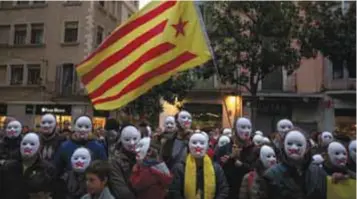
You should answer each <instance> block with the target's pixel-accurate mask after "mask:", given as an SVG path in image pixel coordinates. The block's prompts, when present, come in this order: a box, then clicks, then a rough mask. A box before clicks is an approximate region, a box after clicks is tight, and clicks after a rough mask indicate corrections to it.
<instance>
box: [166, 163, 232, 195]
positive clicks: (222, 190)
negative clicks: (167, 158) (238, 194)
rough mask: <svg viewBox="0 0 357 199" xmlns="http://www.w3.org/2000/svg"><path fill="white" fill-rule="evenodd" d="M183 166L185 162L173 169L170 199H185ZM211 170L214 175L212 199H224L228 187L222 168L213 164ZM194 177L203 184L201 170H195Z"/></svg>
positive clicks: (227, 192)
mask: <svg viewBox="0 0 357 199" xmlns="http://www.w3.org/2000/svg"><path fill="white" fill-rule="evenodd" d="M185 166H186V164H185V162H181V163H178V164H176V165H175V167H174V169H173V176H174V179H173V181H172V184H171V185H170V188H169V198H170V199H185V197H184V186H185ZM213 168H214V172H215V175H216V192H215V198H214V199H226V198H227V197H228V194H229V186H228V184H227V181H226V176H225V175H224V172H223V170H222V168H221V167H220V166H219V165H218V164H216V163H213ZM196 176H197V182H198V181H199V179H202V182H204V176H203V168H201V169H197V175H196ZM201 198H202V197H201Z"/></svg>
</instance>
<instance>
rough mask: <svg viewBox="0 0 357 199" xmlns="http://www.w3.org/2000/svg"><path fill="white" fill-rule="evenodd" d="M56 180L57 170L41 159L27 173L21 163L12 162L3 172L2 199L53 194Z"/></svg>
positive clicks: (18, 198) (19, 198)
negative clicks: (42, 193) (32, 194)
mask: <svg viewBox="0 0 357 199" xmlns="http://www.w3.org/2000/svg"><path fill="white" fill-rule="evenodd" d="M54 178H55V168H54V167H53V166H52V165H51V164H50V163H48V162H46V161H44V160H41V159H40V158H38V159H37V160H36V162H35V163H34V164H33V165H32V166H30V167H28V168H27V169H26V170H25V171H24V168H23V164H22V162H21V161H16V160H14V161H11V162H9V163H8V164H6V165H5V168H4V170H3V172H2V179H1V182H0V184H1V186H2V188H1V190H2V193H0V195H1V199H15V198H16V199H28V198H29V194H31V193H38V192H45V193H51V192H52V190H53V183H54Z"/></svg>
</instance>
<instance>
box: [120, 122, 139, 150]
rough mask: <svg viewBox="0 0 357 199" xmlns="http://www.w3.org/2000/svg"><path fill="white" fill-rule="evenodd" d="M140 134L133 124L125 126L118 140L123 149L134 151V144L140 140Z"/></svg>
mask: <svg viewBox="0 0 357 199" xmlns="http://www.w3.org/2000/svg"><path fill="white" fill-rule="evenodd" d="M140 138H141V134H140V132H139V130H138V129H137V128H136V127H134V126H127V127H125V128H124V129H123V130H122V132H121V135H120V142H121V143H122V144H123V147H124V149H125V150H127V151H130V152H133V153H134V152H135V146H136V144H137V143H138V142H139V141H140Z"/></svg>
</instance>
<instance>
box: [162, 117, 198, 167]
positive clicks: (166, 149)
mask: <svg viewBox="0 0 357 199" xmlns="http://www.w3.org/2000/svg"><path fill="white" fill-rule="evenodd" d="M175 120H176V126H177V131H176V132H175V133H174V134H173V136H170V137H169V138H168V139H167V140H166V141H165V142H164V143H163V144H162V148H161V152H160V153H161V157H162V158H163V160H164V161H165V163H166V165H167V166H168V167H169V169H170V170H171V169H172V168H173V166H174V165H175V164H176V163H179V162H181V161H184V160H185V159H186V155H187V153H188V148H187V143H188V139H189V137H190V134H192V133H193V131H192V129H191V125H192V116H191V114H190V113H189V112H187V111H184V110H182V111H180V112H179V113H178V114H176V116H175Z"/></svg>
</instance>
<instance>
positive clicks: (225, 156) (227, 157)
mask: <svg viewBox="0 0 357 199" xmlns="http://www.w3.org/2000/svg"><path fill="white" fill-rule="evenodd" d="M229 158H230V157H229V155H224V156H222V157H221V158H220V161H221V162H222V163H223V164H225V163H226V162H227V161H228V160H229Z"/></svg>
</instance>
